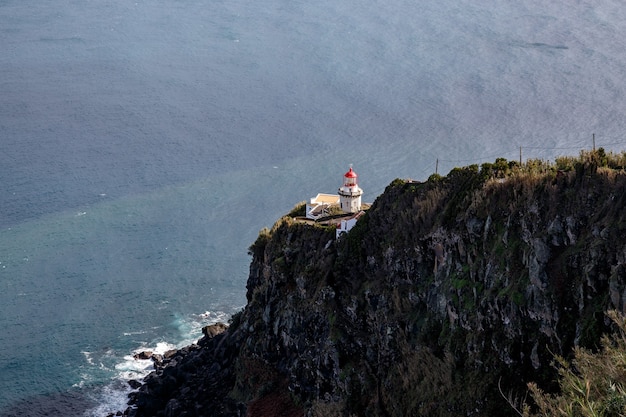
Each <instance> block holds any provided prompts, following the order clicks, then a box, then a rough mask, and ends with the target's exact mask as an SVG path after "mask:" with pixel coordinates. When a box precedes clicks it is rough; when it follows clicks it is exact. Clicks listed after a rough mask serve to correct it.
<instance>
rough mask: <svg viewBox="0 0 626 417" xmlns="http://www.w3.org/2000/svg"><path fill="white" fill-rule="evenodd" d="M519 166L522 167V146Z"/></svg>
mask: <svg viewBox="0 0 626 417" xmlns="http://www.w3.org/2000/svg"><path fill="white" fill-rule="evenodd" d="M519 166H520V168H521V167H522V146H521V145H520V147H519Z"/></svg>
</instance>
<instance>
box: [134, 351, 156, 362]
mask: <svg viewBox="0 0 626 417" xmlns="http://www.w3.org/2000/svg"><path fill="white" fill-rule="evenodd" d="M150 357H152V352H151V351H149V350H144V351H143V352H139V353H135V354H134V355H133V358H135V359H138V360H146V359H150Z"/></svg>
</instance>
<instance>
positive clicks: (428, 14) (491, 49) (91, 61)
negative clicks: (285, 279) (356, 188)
mask: <svg viewBox="0 0 626 417" xmlns="http://www.w3.org/2000/svg"><path fill="white" fill-rule="evenodd" d="M473 3H475V2H467V1H460V2H459V1H454V2H452V1H437V2H434V1H426V2H419V3H416V2H409V1H403V0H392V1H385V2H382V1H369V2H365V3H363V2H361V3H355V2H339V3H338V2H330V1H321V2H315V3H311V2H302V1H290V2H282V1H277V0H271V1H269V2H247V1H202V0H197V1H189V0H182V1H176V2H172V1H166V0H155V1H147V0H144V1H129V2H126V1H120V0H110V1H106V2H97V3H93V2H80V1H69V0H61V1H58V2H55V3H50V4H42V3H41V2H34V1H31V0H22V1H13V0H4V1H2V0H0V329H2V331H1V332H0V346H2V348H0V375H2V376H3V378H2V379H1V380H0V414H2V415H24V413H25V412H26V413H27V414H26V415H32V416H38V415H76V416H83V415H88V416H92V415H93V416H101V415H105V414H106V413H107V412H109V411H114V410H117V409H120V408H124V401H125V394H126V392H127V390H126V388H125V385H124V382H123V381H124V380H126V379H128V378H133V377H140V376H141V375H142V374H143V373H145V372H146V371H147V369H149V363H144V362H137V361H134V360H132V353H133V352H135V351H138V350H143V349H151V350H153V349H157V350H164V349H167V348H171V347H173V346H180V345H182V344H186V343H189V342H190V341H193V340H194V339H195V338H197V337H199V335H200V329H201V327H202V326H203V325H206V324H208V323H211V322H213V321H216V320H226V319H227V318H228V316H229V315H230V314H232V313H233V312H235V311H237V310H238V309H240V308H241V307H242V306H243V305H244V304H245V282H246V279H247V272H248V264H249V261H250V259H249V257H248V255H247V247H248V246H249V245H250V244H251V243H252V242H253V240H254V239H255V237H256V234H257V232H258V231H259V230H260V229H261V228H263V227H265V226H271V224H272V223H273V222H274V221H275V220H276V219H277V218H278V217H279V216H280V215H282V214H284V213H285V212H287V211H289V210H290V209H291V208H292V207H293V205H295V204H296V203H298V202H300V201H303V200H305V199H308V198H310V197H311V196H314V195H315V194H317V193H318V192H331V193H332V192H335V191H336V189H337V187H338V186H339V185H340V184H341V176H342V174H343V173H344V172H345V171H346V169H347V166H348V164H350V163H352V164H354V168H355V170H356V171H357V173H358V174H359V179H360V185H361V188H363V189H364V191H365V195H364V200H365V201H368V202H371V201H373V200H374V199H375V197H376V195H378V194H379V193H380V192H382V190H383V189H384V187H385V186H386V185H387V184H388V183H389V182H390V181H392V180H393V179H394V178H396V177H400V178H414V179H425V178H426V177H428V175H430V174H431V173H433V172H434V170H435V166H436V163H437V160H438V161H439V165H438V169H439V172H440V173H446V172H448V171H449V170H450V169H451V168H452V167H454V166H457V165H466V164H470V163H481V162H486V161H493V160H494V159H495V158H496V157H506V158H509V159H517V158H518V157H519V148H520V146H521V147H522V148H523V155H524V158H553V157H554V156H556V155H563V154H567V155H572V154H573V155H575V154H577V153H578V151H579V150H580V149H582V148H587V149H588V148H590V147H591V145H592V142H591V137H592V134H594V133H595V135H596V144H597V146H604V147H605V148H606V149H608V150H614V151H621V150H622V149H624V148H626V146H625V145H626V141H625V140H624V136H623V134H624V131H625V129H624V128H625V127H626V126H625V125H626V119H625V118H624V117H623V109H624V108H626V94H625V88H626V87H625V85H624V81H623V80H624V79H626V52H625V51H626V48H625V46H626V45H624V43H625V42H626V41H625V40H626V36H625V35H626V10H624V8H623V7H622V6H623V5H622V4H621V3H620V2H618V1H603V2H593V3H592V2H579V3H577V5H576V6H575V7H574V6H571V5H570V4H569V3H567V2H552V3H550V4H542V2H534V1H530V0H524V1H521V2H516V3H514V4H504V5H503V4H501V2H496V1H488V2H483V3H481V4H480V5H476V4H473ZM24 404H28V406H27V407H25V406H24ZM16 410H17V411H16Z"/></svg>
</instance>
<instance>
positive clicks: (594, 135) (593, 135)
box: [591, 133, 596, 152]
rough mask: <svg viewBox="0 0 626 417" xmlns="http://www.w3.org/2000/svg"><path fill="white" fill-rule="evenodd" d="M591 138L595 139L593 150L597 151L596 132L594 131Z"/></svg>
mask: <svg viewBox="0 0 626 417" xmlns="http://www.w3.org/2000/svg"><path fill="white" fill-rule="evenodd" d="M591 138H592V139H593V151H594V152H595V151H596V134H595V133H592V134H591Z"/></svg>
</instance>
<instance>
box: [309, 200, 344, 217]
mask: <svg viewBox="0 0 626 417" xmlns="http://www.w3.org/2000/svg"><path fill="white" fill-rule="evenodd" d="M338 204H339V196H338V195H336V194H322V193H320V194H318V195H316V196H315V197H313V198H311V200H310V201H309V202H308V203H307V204H306V217H307V219H312V220H317V219H319V218H322V217H326V216H328V215H329V209H330V208H331V207H332V206H337V205H338Z"/></svg>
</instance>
